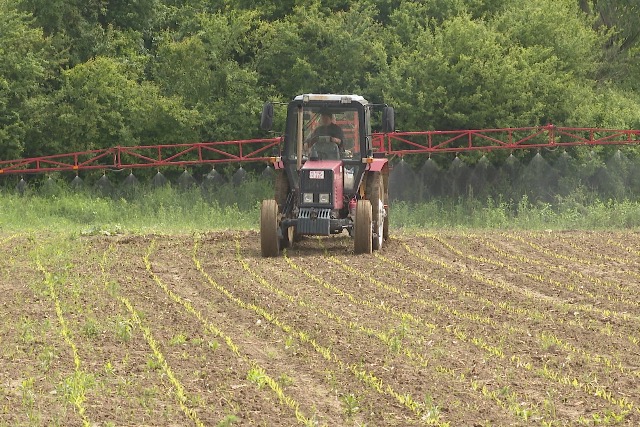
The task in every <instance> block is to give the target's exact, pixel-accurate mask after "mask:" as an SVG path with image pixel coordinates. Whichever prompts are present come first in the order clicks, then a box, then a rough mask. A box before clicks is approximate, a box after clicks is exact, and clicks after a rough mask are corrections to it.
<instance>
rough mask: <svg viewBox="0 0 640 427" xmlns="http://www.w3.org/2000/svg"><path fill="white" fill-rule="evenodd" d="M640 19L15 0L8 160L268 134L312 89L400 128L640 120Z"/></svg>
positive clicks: (0, 14) (458, 7) (477, 0)
mask: <svg viewBox="0 0 640 427" xmlns="http://www.w3.org/2000/svg"><path fill="white" fill-rule="evenodd" d="M639 34H640V6H639V5H638V3H637V2H636V1H635V0H538V1H535V2H532V1H530V0H422V1H407V0H359V1H355V0H309V1H306V2H301V1H295V0H284V1H280V2H272V1H267V0H252V1H248V0H217V1H211V0H137V1H135V2H125V1H120V0H0V58H1V60H0V158H1V159H13V158H20V157H33V156H38V155H46V154H55V153H65V152H72V151H83V150H88V149H96V148H104V147H110V146H114V145H147V144H172V143H182V142H198V141H216V140H227V139H244V138H253V137H258V136H264V133H262V132H261V131H260V130H258V118H259V111H260V108H261V106H262V103H263V102H264V101H266V100H272V101H287V100H289V99H290V98H291V97H293V96H295V95H296V94H299V93H306V92H320V93H322V92H333V93H357V94H361V95H364V96H365V97H366V98H367V99H369V100H370V101H373V102H386V103H388V104H391V105H393V106H394V107H395V108H396V116H397V127H398V128H400V129H401V130H430V129H440V130H446V129H482V128H496V127H518V126H535V125H543V124H547V123H554V124H557V125H562V126H580V127H607V128H633V129H640V95H639V94H640V41H639ZM278 120H280V122H281V121H282V117H278Z"/></svg>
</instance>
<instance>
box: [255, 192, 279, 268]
mask: <svg viewBox="0 0 640 427" xmlns="http://www.w3.org/2000/svg"><path fill="white" fill-rule="evenodd" d="M279 240H280V239H279V238H278V204H277V203H276V201H275V200H273V199H270V200H263V201H262V206H261V208H260V249H261V252H262V256H263V257H275V256H278V252H280V241H279Z"/></svg>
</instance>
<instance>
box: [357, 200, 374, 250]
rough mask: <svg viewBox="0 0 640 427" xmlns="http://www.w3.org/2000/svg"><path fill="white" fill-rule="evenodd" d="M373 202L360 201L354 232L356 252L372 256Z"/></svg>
mask: <svg viewBox="0 0 640 427" xmlns="http://www.w3.org/2000/svg"><path fill="white" fill-rule="evenodd" d="M371 225H372V220H371V202H369V200H358V204H357V205H356V223H355V227H354V228H355V230H354V252H355V253H356V254H370V253H371V251H372V236H373V233H372V231H371Z"/></svg>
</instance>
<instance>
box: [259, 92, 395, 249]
mask: <svg viewBox="0 0 640 427" xmlns="http://www.w3.org/2000/svg"><path fill="white" fill-rule="evenodd" d="M380 107H381V109H382V132H384V133H386V132H393V131H394V121H395V119H394V110H393V108H392V107H390V106H387V105H380V104H371V103H369V102H368V101H367V100H366V99H364V98H363V97H362V96H359V95H338V94H304V95H298V96H296V97H295V98H294V99H293V100H292V101H291V102H289V103H288V104H287V118H286V125H285V133H284V137H283V143H282V144H281V145H280V151H279V152H278V153H275V154H276V155H275V156H274V157H273V158H272V162H273V164H274V169H275V172H276V173H275V199H269V200H263V202H262V205H261V210H260V247H261V253H262V256H264V257H274V256H277V255H278V254H279V253H280V250H281V249H283V248H288V247H290V246H291V245H292V244H293V243H294V242H295V241H298V240H300V239H301V238H302V237H303V236H309V235H315V236H329V235H333V234H340V233H343V232H344V231H346V232H348V233H349V236H351V237H352V238H353V242H354V252H355V253H356V254H370V253H371V252H372V251H373V250H379V249H380V248H382V244H383V243H384V241H385V240H386V239H387V238H388V237H389V205H388V183H389V163H388V159H386V158H385V156H384V153H381V152H376V151H374V147H373V144H372V142H373V134H372V131H371V121H372V115H373V112H374V110H375V109H376V108H380ZM273 116H274V103H271V102H267V103H265V104H264V107H263V110H262V116H261V123H260V127H261V128H262V129H263V130H271V129H272V127H273ZM337 128H338V129H337ZM327 129H332V130H331V131H327Z"/></svg>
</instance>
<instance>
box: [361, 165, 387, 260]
mask: <svg viewBox="0 0 640 427" xmlns="http://www.w3.org/2000/svg"><path fill="white" fill-rule="evenodd" d="M365 195H366V197H367V199H369V201H370V202H371V210H372V221H373V236H372V238H373V243H372V244H373V250H375V251H377V250H379V249H382V243H383V242H384V239H385V236H384V234H385V226H386V222H387V221H386V219H387V218H386V216H387V212H386V210H385V207H384V206H385V197H384V196H385V192H384V182H383V179H382V174H381V173H380V172H371V173H369V175H368V176H367V187H366V190H365ZM388 234H389V230H388V229H387V235H388Z"/></svg>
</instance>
